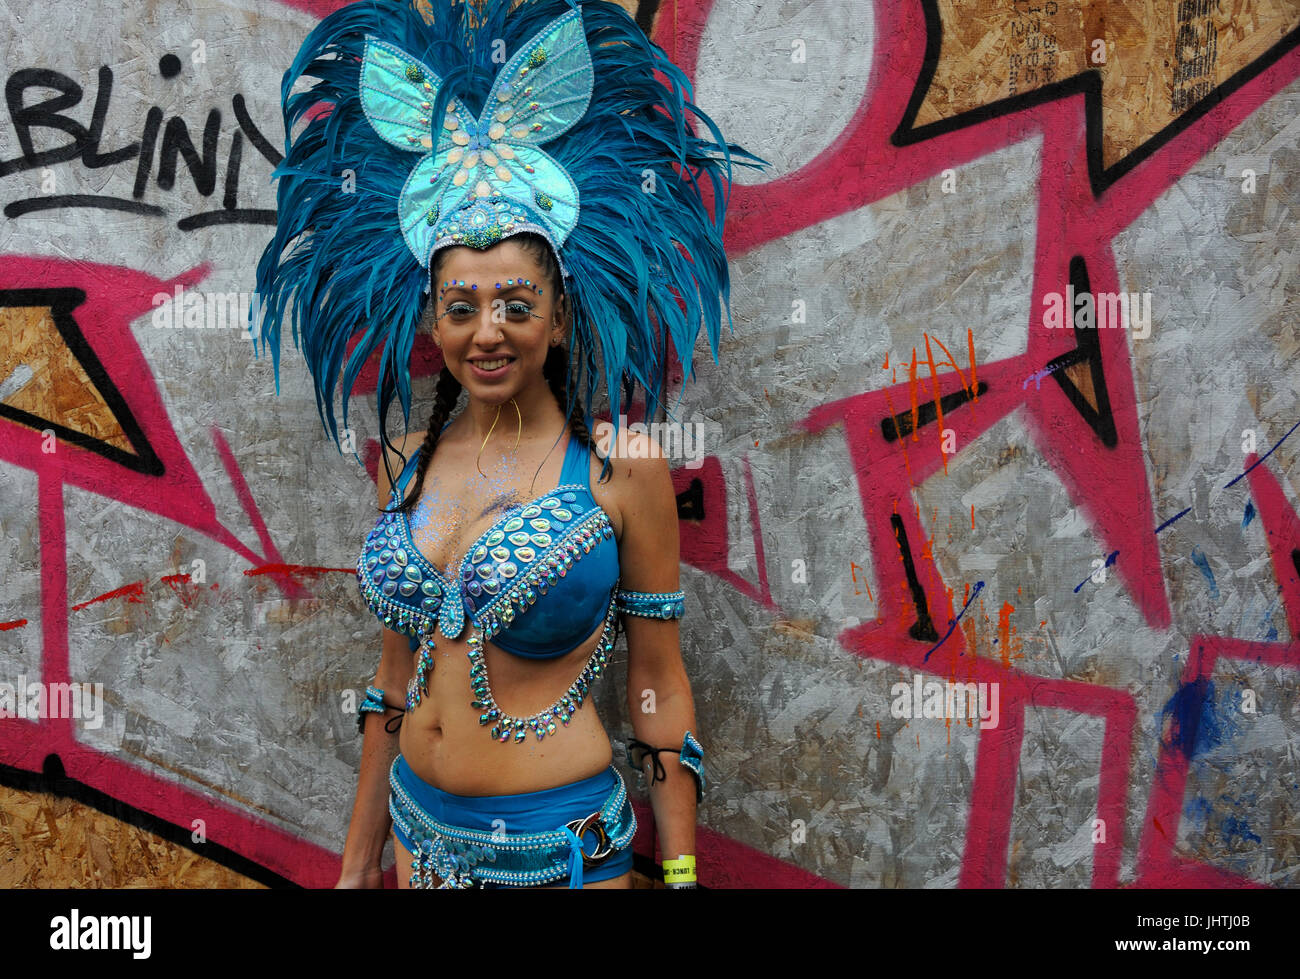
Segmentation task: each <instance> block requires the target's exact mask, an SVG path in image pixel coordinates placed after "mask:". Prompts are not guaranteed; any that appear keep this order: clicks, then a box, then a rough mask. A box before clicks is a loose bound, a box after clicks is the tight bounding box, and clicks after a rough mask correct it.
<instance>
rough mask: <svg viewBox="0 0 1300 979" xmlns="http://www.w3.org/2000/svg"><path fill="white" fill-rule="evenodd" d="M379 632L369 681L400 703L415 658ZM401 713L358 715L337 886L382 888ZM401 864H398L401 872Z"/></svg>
mask: <svg viewBox="0 0 1300 979" xmlns="http://www.w3.org/2000/svg"><path fill="white" fill-rule="evenodd" d="M423 438H424V434H423V433H420V434H419V436H418V440H416V439H417V436H414V435H413V436H410V437H409V438H408V439H407V441H406V443H404V444H403V446H402V451H403V452H407V453H408V454H409V450H408V449H407V445H408V444H409V445H419V444H420V441H422V440H423ZM389 458H390V460H391V463H392V465H393V468H394V471H397V470H398V469H400V467H401V463H402V460H401V459H400V458H398V457H396V456H392V455H390V456H389ZM377 482H378V484H379V486H378V489H379V505H380V506H381V507H385V506H387V505H388V502H389V500H388V495H389V482H388V474H387V472H385V470H384V467H383V466H382V465H381V466H379V467H378V472H377ZM380 631H381V633H382V634H383V644H382V651H381V653H380V658H379V669H378V671H376V673H375V679H374V686H376V687H378V688H379V689H380V690H382V691H384V702H385V704H394V705H396V704H404V703H405V698H406V684H407V681H409V680H410V679H411V674H412V673H413V672H414V670H415V665H414V657H413V656H412V654H411V644H410V640H409V639H407V638H406V636H404V635H402V634H401V633H399V632H394V631H393V630H392V629H383V628H381V630H380ZM402 714H403V710H402V709H400V708H397V707H393V708H388V709H385V710H384V712H383V713H382V714H380V713H378V712H374V713H369V712H367V713H366V714H363V715H362V716H363V717H364V718H365V721H364V724H365V728H364V730H365V734H364V737H363V740H362V744H361V773H360V775H359V776H358V777H357V796H356V801H355V802H354V803H353V805H352V819H351V822H350V823H349V824H348V838H347V842H345V843H344V844H343V863H342V867H341V869H340V871H339V880H338V883H337V884H336V885H335V886H336V887H382V886H383V868H382V865H381V860H382V858H383V852H384V843H385V841H386V840H387V839H388V833H389V830H390V829H391V828H392V824H393V820H392V817H391V816H390V815H389V813H388V770H389V769H390V768H391V767H392V765H393V759H395V758H396V757H397V752H398V732H399V731H400V730H401V729H400V727H398V726H397V725H395V724H394V725H393V730H392V731H391V732H390V731H389V730H388V729H387V727H386V725H388V723H389V722H390V721H391V720H392V719H393V718H394V717H399V716H401V715H402ZM401 869H402V868H400V867H399V868H398V872H399V873H400V872H401Z"/></svg>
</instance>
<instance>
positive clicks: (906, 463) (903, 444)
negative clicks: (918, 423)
mask: <svg viewBox="0 0 1300 979" xmlns="http://www.w3.org/2000/svg"><path fill="white" fill-rule="evenodd" d="M884 393H885V406H886V407H887V408H888V409H889V413H890V415H892V416H893V417H895V418H897V417H898V413H897V412H896V411H894V399H893V398H891V397H890V396H889V389H888V388H886V389H885V392H884ZM912 405H913V411H915V406H916V394H915V392H913V394H912ZM915 417H916V416H915V415H913V419H914V420H915ZM912 434H913V435H915V434H916V429H915V428H913V429H912ZM898 447H899V448H900V449H902V450H903V468H904V469H906V470H907V485H908V486H911V487H912V488H913V489H915V488H916V480H914V479H913V478H912V461H911V460H910V459H909V458H908V456H907V439H899V440H898ZM894 512H895V513H897V512H898V501H897V500H895V501H894Z"/></svg>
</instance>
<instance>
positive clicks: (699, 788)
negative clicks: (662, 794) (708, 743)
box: [627, 731, 705, 803]
mask: <svg viewBox="0 0 1300 979" xmlns="http://www.w3.org/2000/svg"><path fill="white" fill-rule="evenodd" d="M661 751H671V752H673V753H675V754H676V755H677V761H678V762H679V763H680V764H681V765H682V767H683V768H685V769H687V770H688V771H689V772H690V773H691V775H693V776H694V777H695V801H696V802H697V803H698V802H701V801H703V799H704V784H705V783H704V749H703V748H702V747H701V746H700V743H699V741H697V740H695V735H693V734H691V732H690V731H687V732H686V736H685V737H684V738H682V746H681V747H680V748H652V747H650V745H648V744H646V743H645V742H644V741H638V740H637V739H636V738H633V739H632V740H631V741H629V742H628V743H627V763H628V765H629V766H631V767H632V768H635V769H636V770H637V771H638V772H643V771H645V768H644V766H645V760H646V759H647V758H650V759H651V760H653V761H654V770H653V772H651V775H650V784H651V785H654V784H655V783H656V782H662V781H664V779H665V778H667V777H668V773H667V772H665V771H664V766H663V763H662V762H661V761H660V760H659V753H660V752H661Z"/></svg>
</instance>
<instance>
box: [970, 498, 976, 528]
mask: <svg viewBox="0 0 1300 979" xmlns="http://www.w3.org/2000/svg"><path fill="white" fill-rule="evenodd" d="M970 529H971V530H974V529H975V504H974V503H972V504H971V505H970Z"/></svg>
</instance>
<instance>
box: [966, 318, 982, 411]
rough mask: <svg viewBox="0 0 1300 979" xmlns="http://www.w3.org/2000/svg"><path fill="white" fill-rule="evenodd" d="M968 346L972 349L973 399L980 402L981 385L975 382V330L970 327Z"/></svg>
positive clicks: (967, 334)
mask: <svg viewBox="0 0 1300 979" xmlns="http://www.w3.org/2000/svg"><path fill="white" fill-rule="evenodd" d="M966 346H967V349H968V350H969V351H970V393H971V400H972V401H975V402H978V401H979V399H980V387H979V385H978V384H976V383H975V331H974V330H970V329H968V330H967V331H966Z"/></svg>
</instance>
